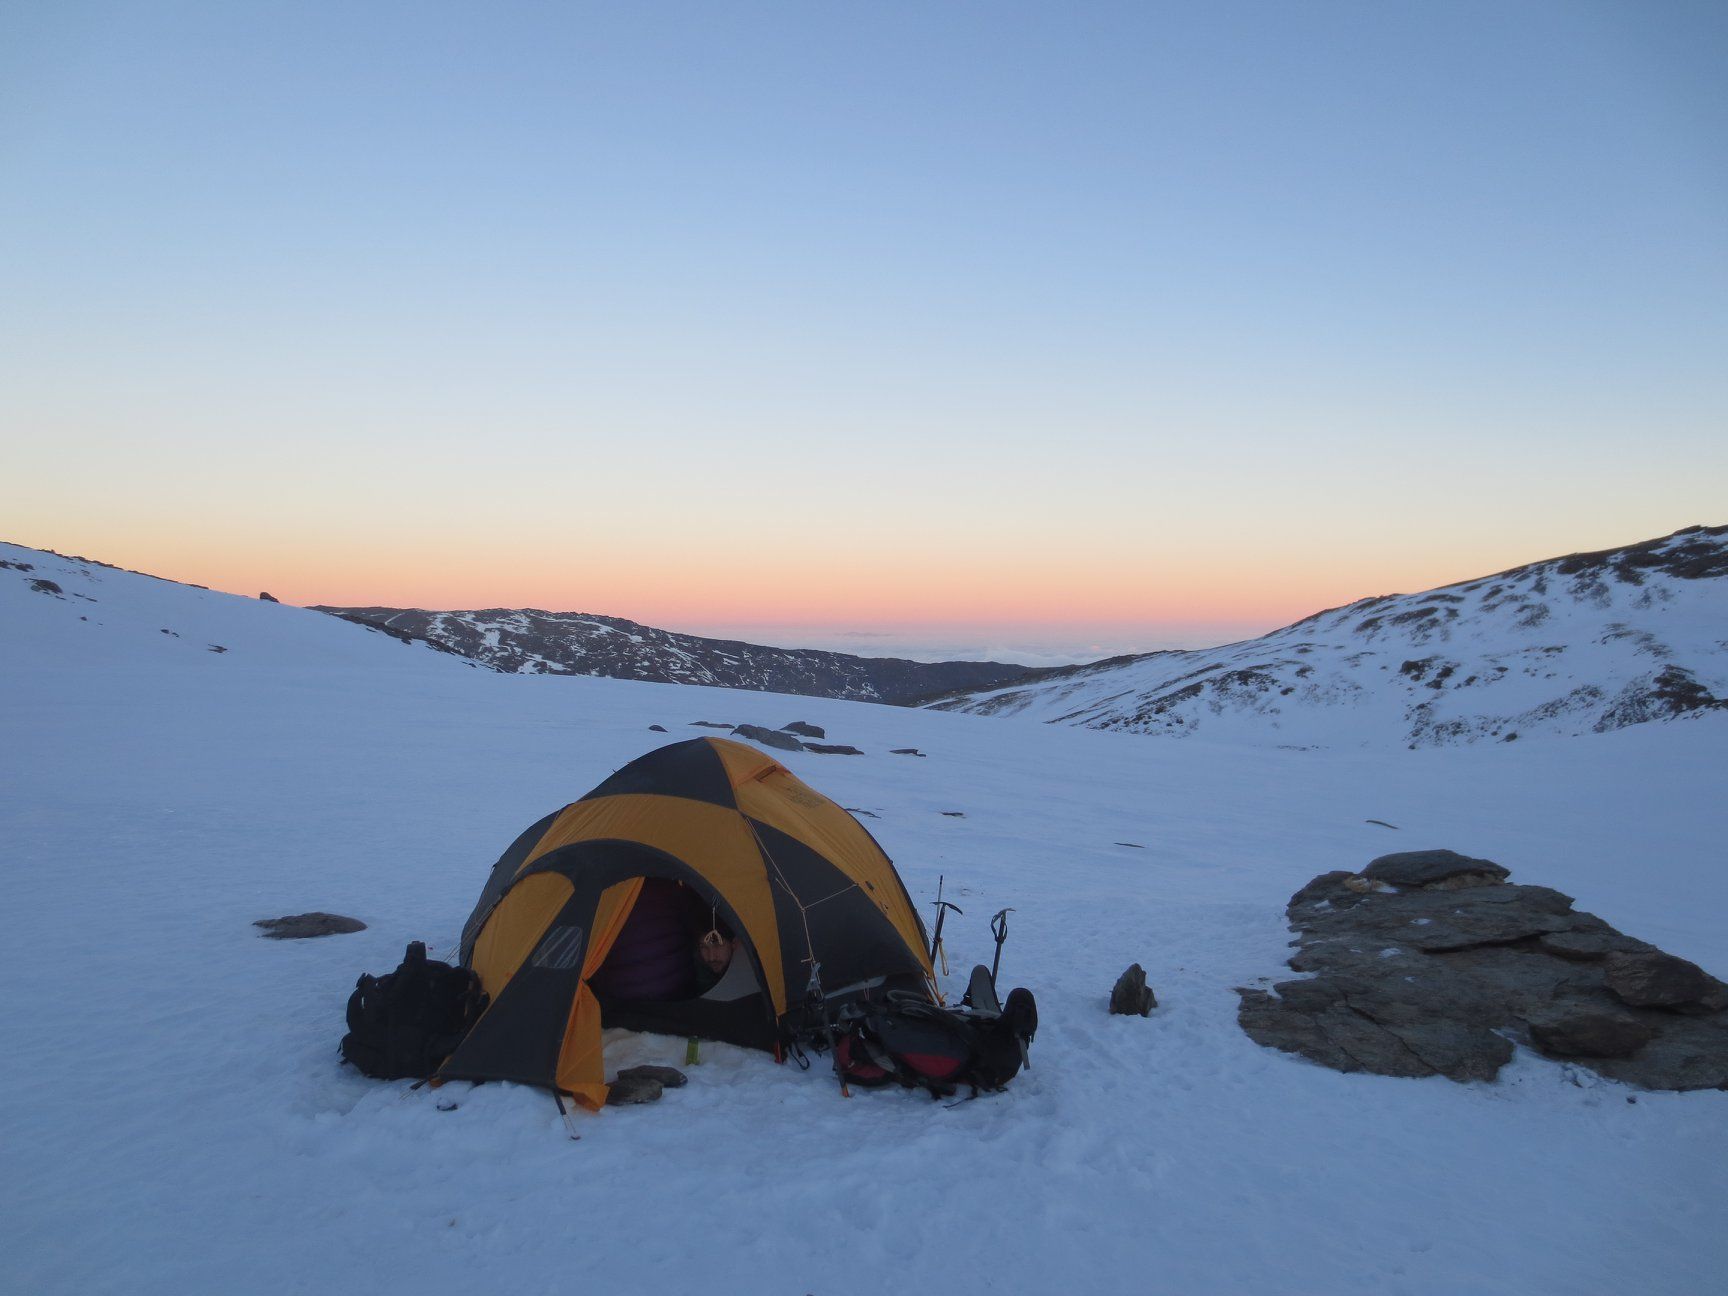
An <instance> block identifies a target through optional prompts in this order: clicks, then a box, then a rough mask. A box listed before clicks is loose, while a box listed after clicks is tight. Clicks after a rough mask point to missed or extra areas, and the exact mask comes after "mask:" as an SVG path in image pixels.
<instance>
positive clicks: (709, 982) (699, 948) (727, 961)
mask: <svg viewBox="0 0 1728 1296" xmlns="http://www.w3.org/2000/svg"><path fill="white" fill-rule="evenodd" d="M737 952H738V938H737V937H736V936H734V935H733V934H732V932H731V929H730V928H728V927H727V926H726V924H724V923H722V922H720V921H719V920H718V918H716V919H714V922H713V926H711V927H710V928H709V929H708V930H707V931H706V932H704V933H703V934H702V937H701V939H700V940H698V941H697V942H696V993H697V994H699V995H703V994H707V993H708V992H709V991H710V990H712V989H713V988H714V987H715V986H717V985H719V984H720V979H721V978H722V977H724V976H725V975H726V970H727V969H728V968H729V967H731V966H732V959H733V957H734V956H735V955H736V954H737Z"/></svg>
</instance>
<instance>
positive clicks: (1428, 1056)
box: [1237, 851, 1728, 1089]
mask: <svg viewBox="0 0 1728 1296" xmlns="http://www.w3.org/2000/svg"><path fill="white" fill-rule="evenodd" d="M1508 876H1509V874H1508V872H1507V870H1506V869H1505V868H1503V867H1501V866H1500V865H1498V864H1496V863H1494V862H1493V861H1491V860H1481V859H1471V858H1469V857H1467V856H1463V855H1458V854H1455V853H1454V852H1451V851H1414V852H1404V853H1402V854H1398V855H1386V856H1382V857H1381V858H1379V859H1377V860H1375V861H1373V862H1372V863H1371V864H1369V865H1368V867H1367V868H1365V869H1363V870H1362V872H1360V873H1349V872H1345V871H1342V870H1339V871H1335V872H1331V873H1323V874H1321V875H1320V876H1319V877H1317V878H1315V879H1314V880H1313V881H1311V882H1309V883H1308V884H1307V885H1306V886H1304V887H1303V888H1302V889H1301V890H1299V891H1298V892H1297V893H1296V894H1295V895H1294V896H1292V897H1291V900H1290V904H1289V907H1288V909H1287V910H1286V912H1287V914H1288V915H1289V918H1290V925H1291V929H1292V930H1293V931H1295V932H1296V934H1297V940H1296V942H1295V944H1296V945H1297V947H1298V948H1297V952H1296V954H1295V955H1294V956H1293V957H1292V958H1291V959H1290V966H1291V968H1293V969H1294V970H1295V971H1297V972H1304V973H1309V974H1311V975H1310V976H1308V977H1306V978H1304V979H1301V980H1292V981H1284V982H1280V983H1279V984H1278V985H1276V986H1274V987H1273V988H1272V990H1271V992H1267V991H1263V990H1250V989H1243V990H1239V991H1238V993H1239V994H1240V995H1241V996H1242V1001H1241V1005H1240V1007H1239V1010H1238V1015H1237V1019H1238V1021H1239V1022H1240V1023H1241V1026H1242V1028H1243V1030H1245V1031H1246V1032H1247V1033H1248V1035H1249V1036H1250V1037H1251V1038H1252V1039H1254V1040H1255V1041H1256V1042H1258V1043H1261V1044H1264V1045H1267V1046H1268V1047H1271V1048H1277V1049H1282V1050H1284V1051H1286V1052H1291V1053H1299V1054H1301V1055H1302V1056H1304V1057H1307V1058H1309V1059H1311V1060H1313V1061H1315V1062H1319V1063H1320V1064H1321V1065H1323V1066H1329V1067H1332V1068H1334V1069H1335V1070H1339V1071H1370V1072H1374V1073H1375V1074H1378V1075H1396V1076H1428V1075H1444V1076H1447V1077H1449V1078H1451V1079H1453V1080H1492V1079H1493V1078H1494V1077H1495V1075H1496V1074H1497V1073H1498V1072H1499V1070H1500V1068H1501V1067H1502V1066H1503V1065H1505V1063H1506V1062H1508V1061H1509V1060H1510V1059H1511V1057H1512V1053H1513V1048H1514V1045H1515V1044H1525V1045H1528V1046H1530V1047H1532V1048H1535V1049H1536V1050H1538V1051H1539V1052H1542V1053H1544V1054H1546V1055H1548V1056H1550V1057H1556V1058H1564V1059H1565V1060H1567V1061H1568V1062H1571V1063H1574V1064H1576V1065H1580V1066H1585V1067H1588V1068H1589V1069H1591V1070H1593V1071H1595V1072H1597V1073H1598V1074H1601V1075H1604V1076H1607V1077H1609V1078H1610V1079H1614V1080H1621V1081H1625V1082H1626V1083H1628V1084H1633V1085H1638V1086H1640V1087H1642V1088H1647V1089H1724V1088H1728V1011H1725V1010H1728V986H1724V985H1723V984H1722V983H1721V982H1720V981H1717V980H1716V979H1715V978H1714V977H1712V976H1710V975H1709V974H1708V973H1706V972H1705V971H1704V970H1703V969H1702V968H1700V967H1698V966H1697V965H1696V964H1693V963H1688V962H1687V961H1686V960H1684V959H1680V958H1675V957H1674V956H1673V955H1670V954H1665V953H1663V952H1662V951H1661V950H1658V949H1656V948H1655V947H1654V946H1651V945H1648V944H1646V943H1645V942H1643V941H1639V940H1636V939H1634V938H1632V937H1630V936H1627V935H1625V934H1624V933H1622V932H1619V931H1617V930H1616V929H1615V928H1613V927H1612V926H1610V925H1609V924H1608V923H1606V922H1604V921H1603V920H1602V919H1601V918H1598V917H1597V916H1596V915H1594V914H1590V913H1580V912H1579V911H1577V910H1575V909H1574V908H1573V907H1572V898H1571V897H1570V896H1567V895H1562V894H1561V893H1560V892H1558V891H1555V890H1553V889H1551V888H1549V887H1541V886H1523V885H1518V884H1514V883H1511V882H1508V881H1507V880H1506V879H1507V877H1508Z"/></svg>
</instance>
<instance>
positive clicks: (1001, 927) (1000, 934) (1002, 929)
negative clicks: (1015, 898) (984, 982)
mask: <svg viewBox="0 0 1728 1296" xmlns="http://www.w3.org/2000/svg"><path fill="white" fill-rule="evenodd" d="M1013 912H1014V911H1013V910H1012V909H999V910H997V911H996V916H995V917H994V918H992V919H991V920H990V934H991V935H992V936H994V937H995V938H996V957H995V958H993V959H991V960H990V984H991V985H995V984H996V969H997V967H999V966H1000V965H1001V963H1002V942H1003V941H1005V940H1007V939H1008V915H1009V914H1011V913H1013Z"/></svg>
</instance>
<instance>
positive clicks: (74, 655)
mask: <svg viewBox="0 0 1728 1296" xmlns="http://www.w3.org/2000/svg"><path fill="white" fill-rule="evenodd" d="M396 638H400V636H391V635H389V634H387V633H382V632H380V631H378V630H373V629H368V628H366V627H363V626H357V625H351V624H349V623H348V622H345V621H339V620H337V619H335V618H333V617H327V616H324V615H323V614H322V613H319V612H313V611H311V610H309V609H307V608H298V607H291V606H289V605H287V604H285V603H277V602H273V601H271V600H268V599H262V598H259V599H250V598H242V597H241V596H239V595H236V594H223V593H219V592H218V591H216V590H211V589H206V588H204V587H203V586H202V585H186V584H182V583H180V582H178V581H172V580H166V579H164V578H162V577H159V576H150V575H146V574H145V573H143V572H135V571H128V570H126V569H124V568H121V567H115V566H112V565H110V564H108V563H104V562H98V561H96V560H95V559H93V558H79V557H70V556H67V555H65V554H57V553H53V552H51V551H48V550H43V549H28V548H25V547H24V546H22V545H14V544H3V543H0V660H3V661H4V662H5V663H6V664H7V665H9V666H21V665H26V664H30V665H36V664H42V665H56V666H86V667H98V668H102V669H110V668H112V667H114V666H116V665H119V664H121V663H125V664H128V665H132V666H136V667H137V668H139V669H143V670H149V669H151V668H153V667H154V666H156V665H161V664H167V663H169V662H179V663H181V664H189V663H191V662H193V661H200V662H219V663H220V664H221V666H220V668H221V669H223V670H227V671H233V670H243V669H246V668H248V667H255V666H269V667H272V668H276V667H283V666H308V667H324V666H332V665H338V666H344V667H347V666H355V667H363V668H370V669H373V670H380V671H390V670H397V671H400V670H410V669H429V670H434V671H449V670H463V671H469V670H475V669H477V667H476V666H475V664H474V663H473V662H469V661H464V660H463V659H462V658H460V657H459V656H457V655H455V654H453V653H449V652H447V651H445V650H443V649H441V648H439V647H438V646H437V645H434V644H430V643H414V642H409V643H407V645H406V647H404V646H403V645H402V644H401V643H398V642H395V641H394V640H395V639H396Z"/></svg>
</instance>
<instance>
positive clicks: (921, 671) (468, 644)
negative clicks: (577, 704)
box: [318, 607, 1027, 703]
mask: <svg viewBox="0 0 1728 1296" xmlns="http://www.w3.org/2000/svg"><path fill="white" fill-rule="evenodd" d="M318 611H321V612H329V613H332V614H333V615H335V616H339V617H346V618H348V619H350V620H353V621H358V622H360V623H361V624H364V625H379V626H385V627H388V628H389V629H391V630H393V631H399V632H404V633H407V634H410V635H413V636H415V637H417V638H424V639H427V640H430V641H431V642H433V643H436V644H441V645H443V646H444V647H446V648H449V649H450V650H451V651H453V652H458V653H461V654H462V655H463V656H465V657H472V658H473V659H474V660H475V661H478V662H483V663H484V664H486V665H487V666H490V667H492V669H494V670H500V671H513V672H517V673H521V674H530V675H607V676H610V677H611V678H613V679H634V680H652V681H655V682H658V683H665V684H712V685H714V686H716V687H718V688H735V689H754V690H757V691H759V692H767V693H801V694H805V695H808V696H810V697H838V698H851V699H853V700H855V701H860V702H895V703H906V702H913V701H916V700H919V699H922V698H926V697H929V696H931V695H932V694H935V693H942V692H946V691H949V690H952V689H974V688H989V687H993V686H995V685H997V684H1001V683H1004V682H1006V681H1008V680H1011V679H1018V678H1020V677H1022V676H1024V675H1026V674H1027V668H1026V667H1024V666H1015V665H1012V664H1007V663H1003V662H968V661H955V662H916V661H908V660H907V659H905V658H902V657H859V656H856V655H854V654H852V653H837V652H827V651H825V650H822V649H819V648H770V647H766V646H764V645H762V644H753V643H744V642H742V641H740V640H736V639H706V638H703V637H702V636H700V635H688V634H679V633H677V632H676V631H672V630H657V629H655V628H654V627H653V626H646V625H641V624H640V623H638V622H635V621H626V620H625V619H624V618H622V617H609V616H597V615H594V614H591V613H587V612H543V611H541V610H539V609H538V608H487V609H485V610H482V611H472V612H428V611H426V610H425V609H423V608H388V607H320V608H318Z"/></svg>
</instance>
